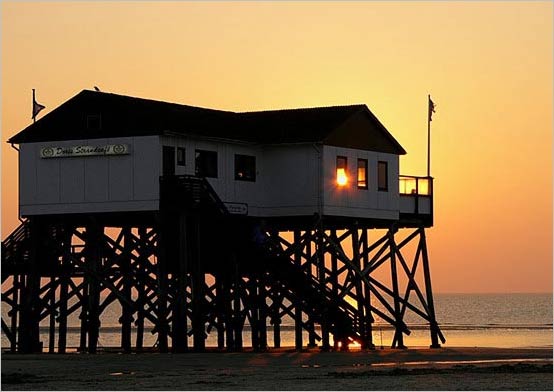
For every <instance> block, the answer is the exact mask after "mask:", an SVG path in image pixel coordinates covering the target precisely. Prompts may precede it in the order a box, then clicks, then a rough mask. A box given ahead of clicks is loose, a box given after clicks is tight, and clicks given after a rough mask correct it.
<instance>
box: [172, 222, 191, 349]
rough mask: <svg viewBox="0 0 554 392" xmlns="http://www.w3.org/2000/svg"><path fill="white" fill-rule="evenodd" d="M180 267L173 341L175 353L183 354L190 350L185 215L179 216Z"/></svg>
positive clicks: (187, 247) (176, 281) (174, 302)
mask: <svg viewBox="0 0 554 392" xmlns="http://www.w3.org/2000/svg"><path fill="white" fill-rule="evenodd" d="M178 219H179V222H178V236H177V238H178V239H179V242H178V244H177V249H178V254H177V257H178V260H177V262H178V267H177V270H176V274H175V276H173V282H174V283H175V284H176V288H175V289H176V293H175V298H174V299H173V322H172V329H171V340H172V349H173V352H177V353H182V352H185V351H187V349H188V336H187V309H186V307H187V269H188V259H189V247H190V241H189V233H188V227H187V223H188V219H187V216H186V215H185V214H184V213H180V214H179V216H178Z"/></svg>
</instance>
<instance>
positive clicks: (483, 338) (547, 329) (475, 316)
mask: <svg viewBox="0 0 554 392" xmlns="http://www.w3.org/2000/svg"><path fill="white" fill-rule="evenodd" d="M412 301H413V299H412ZM434 302H435V313H436V318H437V321H438V323H439V325H440V328H441V331H442V333H443V335H444V337H445V338H446V343H444V344H443V347H504V348H517V347H552V339H553V336H552V294H435V296H434ZM413 303H414V304H417V300H416V301H413ZM8 310H9V307H8V306H6V305H5V304H2V317H3V319H4V321H6V323H7V324H8V325H9V324H10V322H9V319H8V318H7V311H8ZM120 315H121V308H120V306H119V305H118V304H117V303H114V304H112V305H110V306H108V307H107V308H106V310H105V311H104V313H103V314H102V317H101V328H100V337H99V342H98V343H99V347H119V346H120V345H121V335H120V332H121V326H120V324H119V321H118V320H119V317H120ZM405 322H406V324H407V325H408V327H409V328H410V330H411V333H410V335H409V336H406V335H404V343H405V345H407V346H408V347H420V346H429V344H430V342H431V340H430V335H429V326H428V324H426V323H425V320H423V319H422V318H421V317H419V316H418V315H416V314H415V313H413V312H411V311H407V312H406V315H405ZM48 323H49V319H48V318H47V319H45V320H43V322H41V328H40V338H41V341H42V342H43V344H44V347H45V349H46V348H47V346H48ZM268 324H269V321H268ZM151 328H152V326H151V325H148V324H146V325H145V333H144V347H152V346H154V345H155V344H156V335H155V334H152V333H150V332H151ZM79 334H80V320H79V317H78V312H74V313H73V314H72V315H71V316H70V317H69V318H68V335H67V345H68V347H73V348H76V347H77V346H78V345H79ZM294 335H295V334H294V324H293V322H292V320H290V319H284V320H283V323H282V324H281V347H293V346H294ZM393 335H394V330H393V329H392V327H391V326H390V325H388V324H386V323H383V322H382V321H380V320H379V319H378V318H377V319H376V322H375V323H374V324H373V343H374V344H375V345H376V347H381V346H383V347H388V346H390V345H391V343H392V338H393ZM135 336H136V334H135V330H134V328H133V332H132V339H133V346H134V342H135V340H134V339H135ZM267 336H268V345H269V347H273V327H272V326H271V325H268V331H267ZM303 339H304V345H306V344H307V343H308V336H307V333H304V335H303ZM1 342H2V348H3V349H6V348H8V347H9V342H8V340H7V338H6V336H5V335H4V334H3V333H2V340H1ZM243 342H244V346H245V347H248V346H250V345H251V334H250V329H249V328H248V326H245V328H244V331H243ZM56 344H57V336H56ZM189 345H192V338H189ZM206 346H208V347H210V346H211V347H216V346H217V334H216V331H215V329H212V331H211V333H210V334H209V335H208V338H207V340H206Z"/></svg>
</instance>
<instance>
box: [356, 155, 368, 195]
mask: <svg viewBox="0 0 554 392" xmlns="http://www.w3.org/2000/svg"><path fill="white" fill-rule="evenodd" d="M358 188H359V189H367V159H358Z"/></svg>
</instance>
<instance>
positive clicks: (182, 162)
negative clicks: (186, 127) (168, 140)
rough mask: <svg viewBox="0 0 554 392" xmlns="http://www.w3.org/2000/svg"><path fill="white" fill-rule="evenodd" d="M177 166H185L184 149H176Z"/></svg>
mask: <svg viewBox="0 0 554 392" xmlns="http://www.w3.org/2000/svg"><path fill="white" fill-rule="evenodd" d="M177 165H179V166H186V165H187V164H186V156H185V148H184V147H177Z"/></svg>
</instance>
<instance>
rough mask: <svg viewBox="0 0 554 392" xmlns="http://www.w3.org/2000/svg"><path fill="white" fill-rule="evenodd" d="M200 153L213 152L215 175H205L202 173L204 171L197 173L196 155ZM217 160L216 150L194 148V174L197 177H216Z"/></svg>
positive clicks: (217, 170) (217, 169)
mask: <svg viewBox="0 0 554 392" xmlns="http://www.w3.org/2000/svg"><path fill="white" fill-rule="evenodd" d="M202 153H209V154H214V156H215V175H207V174H204V173H199V170H198V158H199V156H198V154H202ZM218 160H219V159H218V156H217V151H213V150H203V149H201V148H198V149H196V150H194V175H195V176H198V177H206V178H218V172H219V165H218ZM210 174H211V173H210Z"/></svg>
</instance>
